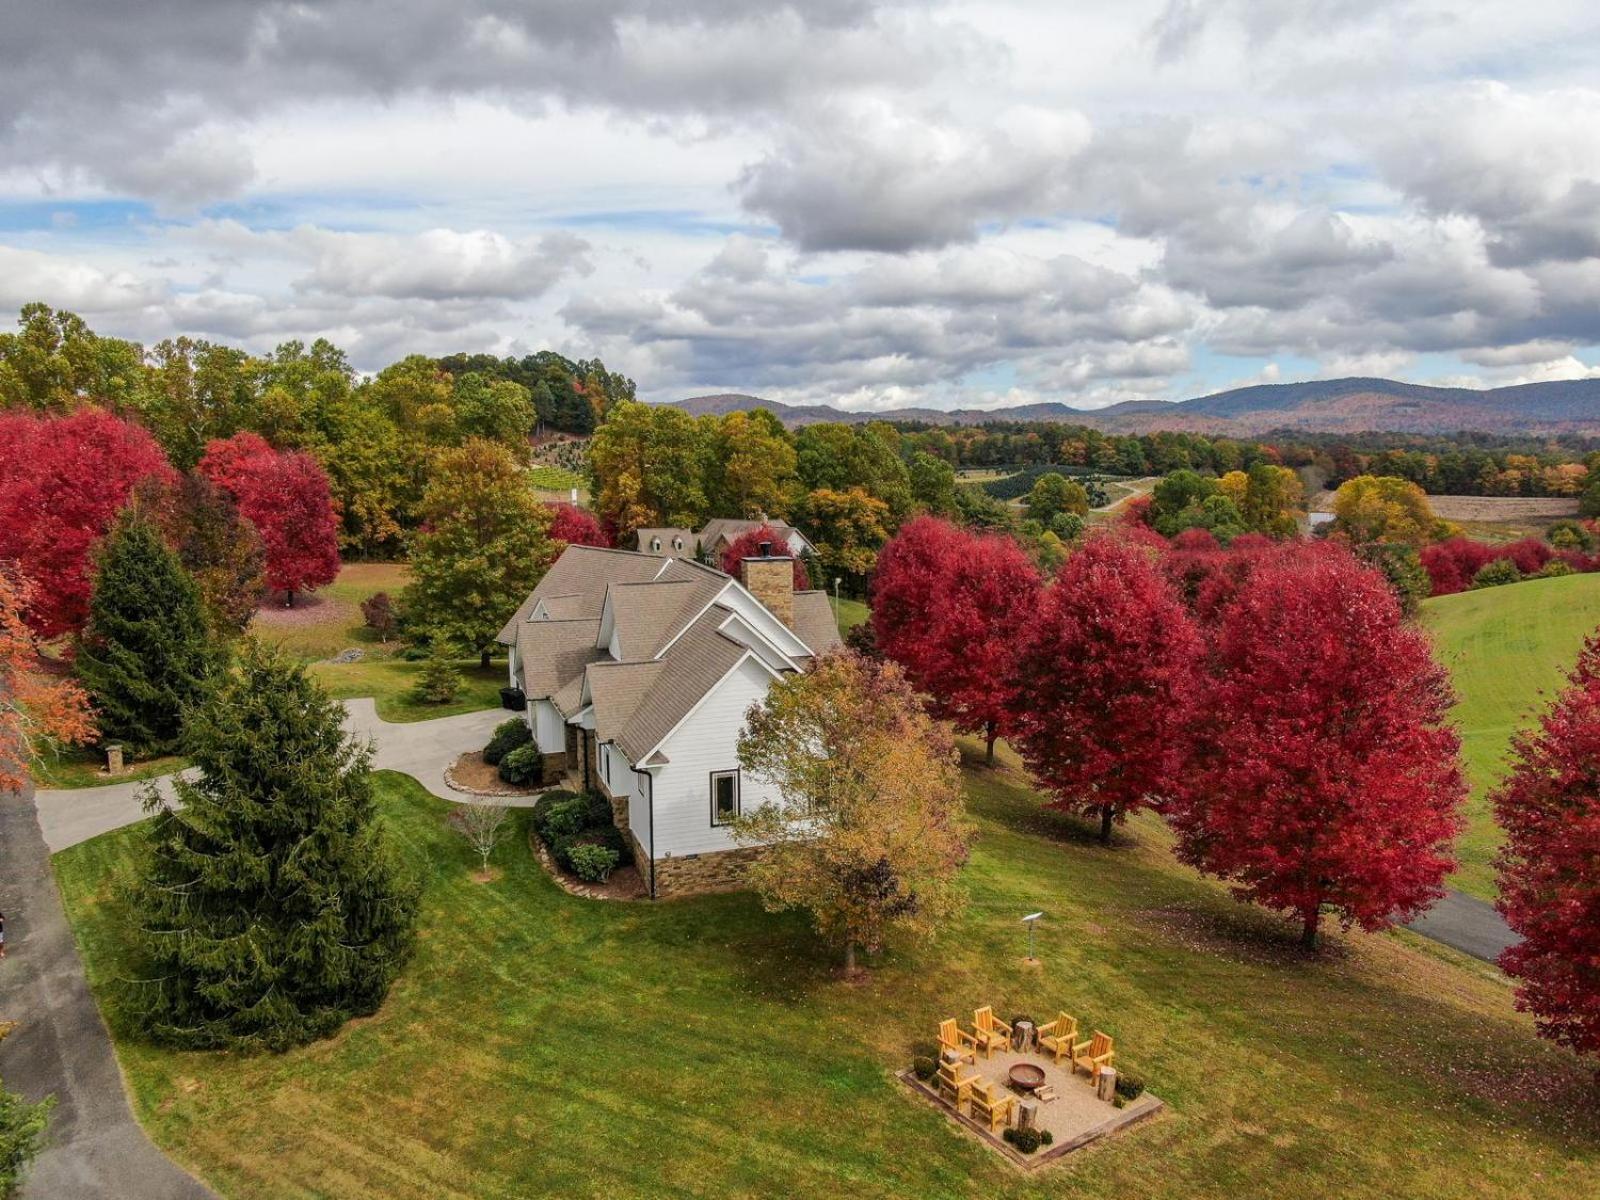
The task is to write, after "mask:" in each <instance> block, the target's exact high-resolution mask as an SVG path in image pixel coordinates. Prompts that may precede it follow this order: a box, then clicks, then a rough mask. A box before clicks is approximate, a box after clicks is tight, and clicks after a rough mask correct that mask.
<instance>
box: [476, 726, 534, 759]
mask: <svg viewBox="0 0 1600 1200" xmlns="http://www.w3.org/2000/svg"><path fill="white" fill-rule="evenodd" d="M531 741H533V730H531V729H529V728H528V723H527V722H526V721H519V720H517V719H516V718H515V717H513V718H512V719H511V720H509V721H502V722H500V724H498V725H496V726H495V727H494V736H493V737H491V738H490V739H489V744H488V745H487V746H485V747H484V748H483V761H484V762H486V763H488V764H489V765H490V766H491V767H498V766H499V765H500V760H501V759H503V758H504V757H505V756H506V755H507V754H509V753H511V751H513V750H515V749H516V748H517V747H518V746H526V745H527V744H528V743H529V742H531Z"/></svg>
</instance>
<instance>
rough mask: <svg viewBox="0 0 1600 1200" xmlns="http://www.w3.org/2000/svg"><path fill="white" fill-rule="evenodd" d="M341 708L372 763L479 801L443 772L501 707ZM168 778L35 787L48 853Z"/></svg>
mask: <svg viewBox="0 0 1600 1200" xmlns="http://www.w3.org/2000/svg"><path fill="white" fill-rule="evenodd" d="M344 707H345V713H346V716H345V728H346V729H348V730H349V731H350V732H351V733H353V734H355V735H356V736H357V737H365V738H368V739H370V740H371V742H372V747H373V755H372V765H373V766H374V767H376V768H378V769H380V770H385V771H400V772H402V773H403V774H406V775H409V776H411V777H412V778H413V779H415V780H416V781H417V782H418V783H420V784H422V786H423V787H425V788H427V789H428V790H429V791H430V792H432V793H433V794H434V795H435V796H438V797H439V798H440V799H442V800H453V801H455V802H456V803H457V804H473V803H481V802H482V797H479V796H470V795H468V794H467V793H465V792H458V791H456V790H455V789H454V788H452V787H449V786H447V785H446V784H445V781H444V771H445V768H446V767H448V766H449V765H450V764H451V763H453V762H455V760H456V759H457V757H459V756H460V755H461V754H463V753H464V752H466V751H468V750H481V749H483V746H484V743H485V742H487V741H488V740H489V734H490V733H491V732H492V731H493V730H494V727H495V726H496V725H498V724H499V723H500V722H501V721H503V720H505V719H506V717H507V716H509V715H510V714H509V713H507V712H506V711H505V710H503V709H499V708H490V709H485V710H483V711H481V712H473V713H462V714H460V715H458V716H454V717H439V718H438V719H437V720H433V721H411V722H408V723H406V724H395V723H394V722H392V721H385V720H383V719H382V718H381V717H379V716H378V709H377V706H376V705H375V704H374V703H373V701H372V700H371V699H362V700H346V701H345V702H344ZM172 779H173V776H171V775H163V776H161V777H160V778H158V779H154V780H144V781H141V782H137V783H133V782H130V783H109V784H106V785H105V786H104V787H92V788H72V789H69V790H64V791H53V790H49V789H44V790H41V791H40V792H39V793H38V794H37V795H36V796H35V797H34V804H35V806H36V807H37V808H38V810H39V828H40V829H41V830H42V831H43V833H44V840H45V844H46V845H47V846H49V847H50V853H52V854H54V853H56V851H58V850H65V849H66V848H67V847H68V846H76V845H77V844H78V843H79V842H86V841H88V840H89V839H90V838H92V837H98V836H99V835H100V834H102V833H109V832H110V831H111V830H113V829H121V828H122V827H123V826H124V825H131V824H133V822H135V821H137V820H140V819H141V818H142V817H143V816H144V810H143V809H142V808H141V807H140V804H139V796H140V794H141V793H142V792H143V791H144V789H145V787H146V786H147V785H148V784H150V783H154V784H155V785H156V786H157V787H158V788H159V789H160V790H161V793H162V795H164V796H166V797H167V798H169V799H170V798H171V796H172ZM504 803H506V804H508V805H512V806H517V805H525V804H531V803H533V798H532V797H528V798H526V799H522V798H517V799H507V800H505V801H504ZM0 911H3V910H0Z"/></svg>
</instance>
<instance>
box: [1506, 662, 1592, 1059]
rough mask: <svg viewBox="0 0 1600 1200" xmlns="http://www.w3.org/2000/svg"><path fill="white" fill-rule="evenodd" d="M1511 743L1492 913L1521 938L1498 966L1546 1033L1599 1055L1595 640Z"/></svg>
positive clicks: (1580, 1051) (1520, 1005)
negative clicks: (1532, 724)
mask: <svg viewBox="0 0 1600 1200" xmlns="http://www.w3.org/2000/svg"><path fill="white" fill-rule="evenodd" d="M1511 745H1512V751H1511V753H1512V764H1513V765H1512V769H1511V773H1510V775H1508V776H1507V777H1506V780H1505V782H1504V783H1502V784H1501V785H1500V787H1499V789H1498V790H1497V791H1496V792H1495V794H1494V811H1495V817H1496V819H1497V820H1498V821H1499V823H1500V828H1502V829H1504V830H1505V833H1506V842H1505V846H1504V848H1503V849H1502V850H1501V851H1500V856H1499V858H1498V860H1497V861H1496V866H1497V867H1498V868H1499V872H1500V900H1499V904H1498V905H1497V907H1498V908H1499V909H1500V911H1501V912H1502V913H1503V914H1504V915H1505V918H1506V922H1507V923H1508V924H1509V925H1510V926H1511V928H1512V930H1513V931H1515V932H1516V933H1517V934H1518V936H1520V937H1521V938H1522V941H1521V942H1520V943H1518V944H1517V945H1515V946H1512V947H1511V948H1510V949H1509V950H1507V951H1506V952H1505V953H1504V954H1502V955H1501V956H1500V965H1501V966H1502V967H1503V968H1504V969H1505V972H1506V974H1508V975H1510V976H1511V977H1512V978H1513V979H1515V980H1517V1007H1518V1008H1519V1009H1522V1010H1523V1011H1525V1012H1531V1013H1533V1015H1534V1018H1535V1021H1536V1022H1537V1025H1538V1029H1539V1033H1540V1034H1541V1035H1542V1036H1544V1037H1547V1038H1551V1039H1553V1040H1554V1041H1557V1042H1560V1043H1562V1044H1563V1045H1567V1046H1570V1047H1571V1048H1572V1049H1574V1050H1576V1051H1578V1052H1579V1053H1581V1054H1596V1053H1600V775H1597V774H1596V771H1595V764H1596V763H1597V762H1600V635H1595V636H1591V637H1590V638H1589V640H1588V642H1587V643H1586V644H1585V645H1584V648H1583V653H1582V654H1581V655H1579V657H1578V665H1577V666H1576V667H1575V668H1574V669H1573V672H1572V675H1571V676H1570V678H1569V681H1568V686H1567V689H1566V690H1565V691H1563V692H1562V693H1561V695H1560V696H1558V697H1557V698H1556V700H1555V702H1554V703H1553V704H1552V705H1551V706H1550V709H1549V711H1548V712H1546V713H1545V714H1544V716H1543V718H1542V719H1541V720H1540V722H1539V726H1538V728H1537V729H1533V730H1527V731H1525V732H1523V733H1520V734H1518V735H1517V736H1516V738H1514V739H1513V741H1512V744H1511Z"/></svg>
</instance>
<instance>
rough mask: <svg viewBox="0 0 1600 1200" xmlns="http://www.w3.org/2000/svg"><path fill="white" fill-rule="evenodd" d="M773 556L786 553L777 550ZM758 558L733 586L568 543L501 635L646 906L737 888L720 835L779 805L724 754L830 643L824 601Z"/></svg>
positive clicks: (518, 680) (786, 560)
mask: <svg viewBox="0 0 1600 1200" xmlns="http://www.w3.org/2000/svg"><path fill="white" fill-rule="evenodd" d="M779 549H780V550H781V549H786V547H781V548H779ZM793 570H794V562H793V559H791V558H790V557H789V556H787V555H784V554H781V553H779V554H770V553H769V554H764V555H762V556H759V557H754V558H747V559H745V560H744V562H743V563H742V564H741V569H740V578H739V579H737V580H736V579H733V578H732V577H730V576H728V575H725V574H723V573H722V572H721V571H718V570H714V569H713V568H711V567H706V566H702V565H701V564H699V563H697V562H694V561H693V560H692V559H689V558H676V557H671V556H667V557H662V556H660V555H658V554H650V553H642V554H641V553H631V552H629V551H624V550H601V549H596V548H594V547H592V546H569V547H568V548H567V550H566V551H565V552H564V553H563V554H562V555H561V557H560V558H559V559H557V560H556V562H555V564H554V565H553V566H552V567H551V568H550V570H549V571H548V572H547V573H546V574H545V577H544V579H542V580H541V581H540V583H539V586H538V587H536V588H535V589H534V590H533V593H532V594H531V595H530V596H529V597H528V598H527V600H525V601H524V602H523V604H522V606H521V607H520V608H519V609H518V610H517V612H516V615H515V616H513V617H512V619H511V620H510V621H509V622H508V623H507V624H506V627H505V628H504V629H503V630H501V632H500V638H499V640H500V641H501V642H502V643H503V644H505V645H507V646H509V647H510V659H511V666H510V673H511V684H512V686H513V687H516V688H520V689H521V691H522V693H523V695H524V696H525V698H526V702H527V709H526V713H527V720H528V724H529V726H530V728H531V729H532V730H533V735H534V739H535V741H536V742H537V743H538V745H539V749H540V751H541V752H542V753H543V754H544V756H545V764H546V777H547V778H548V777H550V776H551V775H552V774H554V775H560V774H561V773H562V772H565V771H568V770H571V771H575V772H579V773H581V776H582V780H583V782H584V784H585V786H588V787H592V788H595V789H597V790H598V791H600V792H602V793H603V794H605V795H606V796H608V797H610V799H611V804H612V811H613V812H614V814H615V816H616V820H617V826H618V828H620V829H621V830H622V831H623V833H624V835H625V836H626V838H627V840H628V842H629V844H630V846H631V847H632V849H633V854H634V859H635V862H636V863H637V865H638V867H639V873H640V874H641V875H642V876H643V877H644V879H645V882H646V884H647V885H648V886H649V888H650V894H651V895H652V896H669V895H677V894H682V893H685V892H690V891H707V890H714V889H717V888H722V887H728V886H736V885H737V884H738V882H739V880H740V878H741V876H742V872H743V868H744V866H745V864H746V863H748V861H749V860H750V858H751V856H752V855H753V854H756V853H759V851H758V850H752V849H749V848H739V847H736V846H735V844H734V842H733V839H732V837H731V836H730V834H729V832H728V823H729V822H730V821H731V820H732V819H733V818H734V817H735V816H736V815H738V813H739V812H740V811H741V810H746V809H751V808H754V807H757V806H759V805H761V804H763V803H766V802H768V801H771V800H776V799H777V798H778V797H777V796H776V795H775V794H774V793H773V792H772V790H771V788H770V786H769V785H766V784H764V783H762V782H760V781H758V780H755V779H751V778H748V777H744V776H742V775H741V773H740V770H739V760H738V754H737V750H736V743H737V740H738V736H739V730H740V728H741V727H742V726H743V724H744V714H745V712H746V710H747V709H749V707H750V705H751V704H752V703H754V702H756V701H758V700H760V699H761V698H762V697H763V696H765V695H766V691H767V688H768V687H770V686H771V684H772V682H773V680H775V679H779V678H781V677H783V676H784V675H785V674H788V673H791V672H795V671H803V670H805V669H806V667H807V666H808V665H809V664H810V663H811V661H812V660H813V659H814V658H815V657H816V656H817V655H820V654H823V653H825V652H826V651H828V650H830V649H832V648H833V647H835V646H837V645H839V644H840V638H839V631H838V626H837V625H836V624H835V622H834V617H833V610H832V608H831V607H830V605H829V603H828V597H827V594H826V593H825V592H820V591H804V592H797V591H795V590H794V575H793Z"/></svg>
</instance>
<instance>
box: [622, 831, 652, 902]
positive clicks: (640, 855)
mask: <svg viewBox="0 0 1600 1200" xmlns="http://www.w3.org/2000/svg"><path fill="white" fill-rule="evenodd" d="M623 836H624V837H626V838H627V840H628V849H629V850H631V851H633V865H634V866H635V867H637V868H639V878H640V879H642V880H644V886H645V893H646V895H648V894H649V889H650V856H649V855H648V854H646V853H645V852H644V847H643V846H641V845H640V844H639V839H638V838H636V837H634V836H633V830H631V829H629V830H627V831H626V832H625V833H624V834H623Z"/></svg>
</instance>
